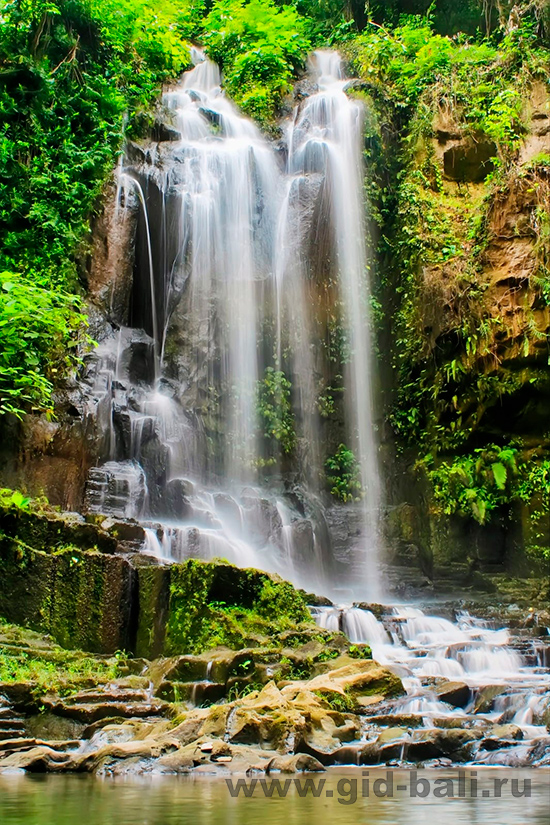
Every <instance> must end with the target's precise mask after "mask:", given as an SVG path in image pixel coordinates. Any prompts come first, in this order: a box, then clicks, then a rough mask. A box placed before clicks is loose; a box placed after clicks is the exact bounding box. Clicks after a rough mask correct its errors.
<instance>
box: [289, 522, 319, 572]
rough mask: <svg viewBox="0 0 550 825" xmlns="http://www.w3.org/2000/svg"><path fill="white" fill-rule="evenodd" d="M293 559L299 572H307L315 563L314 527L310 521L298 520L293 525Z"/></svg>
mask: <svg viewBox="0 0 550 825" xmlns="http://www.w3.org/2000/svg"><path fill="white" fill-rule="evenodd" d="M291 531H292V538H291V541H292V558H293V562H294V565H295V567H296V570H297V571H301V572H304V573H305V572H307V571H308V570H310V569H311V566H312V564H313V563H314V555H315V545H314V534H313V525H312V523H311V521H310V520H309V519H298V520H297V521H294V522H293V523H292V525H291Z"/></svg>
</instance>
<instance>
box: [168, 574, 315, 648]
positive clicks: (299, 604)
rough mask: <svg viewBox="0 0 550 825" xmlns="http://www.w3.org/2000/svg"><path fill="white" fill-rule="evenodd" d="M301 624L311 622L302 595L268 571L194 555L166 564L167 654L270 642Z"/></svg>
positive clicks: (309, 625) (254, 645)
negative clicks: (177, 562) (167, 579)
mask: <svg viewBox="0 0 550 825" xmlns="http://www.w3.org/2000/svg"><path fill="white" fill-rule="evenodd" d="M302 624H303V625H304V626H305V627H306V628H307V627H311V626H312V625H313V620H312V618H311V615H310V613H309V611H308V609H307V605H306V602H305V600H304V598H303V597H302V595H301V594H300V593H298V591H297V590H295V589H294V588H293V587H292V585H291V584H289V583H288V582H285V581H283V580H281V579H278V578H276V577H273V576H270V575H269V574H267V573H262V572H260V571H258V570H253V569H245V570H243V569H241V568H238V567H234V566H233V565H230V564H228V563H224V562H222V563H217V562H202V561H196V560H189V561H187V562H185V563H183V564H178V565H172V566H171V568H170V601H169V609H168V622H167V627H166V642H165V646H164V652H165V653H166V654H167V655H178V654H185V653H198V652H200V651H203V650H207V649H209V648H213V647H218V646H223V645H225V646H227V647H230V648H233V649H240V648H244V647H258V646H264V645H266V644H267V645H269V641H270V639H272V638H273V637H274V636H277V635H278V634H280V633H282V632H284V631H286V630H292V629H299V628H300V626H301V625H302Z"/></svg>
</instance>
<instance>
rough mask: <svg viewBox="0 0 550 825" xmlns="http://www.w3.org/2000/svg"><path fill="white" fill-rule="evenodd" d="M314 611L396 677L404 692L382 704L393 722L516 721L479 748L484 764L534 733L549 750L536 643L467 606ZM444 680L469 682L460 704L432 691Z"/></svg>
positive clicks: (504, 760) (549, 678)
mask: <svg viewBox="0 0 550 825" xmlns="http://www.w3.org/2000/svg"><path fill="white" fill-rule="evenodd" d="M313 611H314V615H315V618H316V621H317V623H318V624H319V625H320V626H321V627H324V628H327V629H329V630H333V631H336V630H341V631H343V632H344V633H345V634H346V635H347V636H348V637H349V639H350V640H351V641H353V642H356V643H359V642H361V643H368V644H369V645H370V647H371V648H372V655H373V658H374V659H375V660H376V661H377V662H380V663H381V664H384V665H386V666H388V667H389V668H390V669H392V670H393V671H394V672H395V673H396V674H397V675H398V676H399V677H400V678H401V679H402V682H403V686H404V687H405V690H406V696H403V697H401V698H398V699H395V700H393V701H392V702H391V703H390V705H391V706H390V708H389V711H388V712H389V714H390V715H392V714H393V715H395V718H396V726H397V725H399V724H400V723H401V722H400V719H402V718H403V717H407V716H409V717H410V716H411V715H413V716H419V717H421V720H422V724H423V726H424V727H427V728H431V727H433V726H434V725H436V724H438V720H441V719H445V718H448V719H449V720H451V721H452V720H453V719H455V720H462V721H461V725H463V726H464V727H465V728H468V727H472V726H475V725H476V724H478V723H492V724H497V723H498V724H502V725H512V726H517V728H519V731H520V733H519V734H517V737H518V739H517V741H514V742H510V743H505V747H503V748H499V747H495V749H494V750H493V751H491V752H487V753H486V752H484V751H481V752H480V753H478V755H477V761H479V762H481V763H483V764H510V765H513V764H514V759H516V757H517V756H518V751H519V752H520V753H523V752H524V751H526V750H527V749H528V748H529V747H530V746H531V745H532V744H533V742H536V741H539V740H540V741H541V742H543V743H544V745H545V747H546V749H547V750H548V749H550V736H549V733H548V729H547V727H546V722H547V721H548V720H550V670H549V669H548V668H547V667H546V666H545V664H546V661H545V656H544V654H542V653H541V650H540V648H539V647H538V645H537V643H535V642H533V641H531V640H529V639H528V638H527V639H523V638H522V637H521V636H514V635H513V634H512V633H511V632H510V631H509V630H508V629H507V628H505V627H495V626H493V625H492V624H491V623H489V622H487V621H485V620H481V619H477V618H475V617H473V616H470V615H469V614H468V613H467V612H465V611H463V612H460V613H458V614H457V616H456V621H454V622H453V621H450V620H449V619H446V618H442V617H439V616H430V615H426V614H425V613H424V612H423V611H422V610H421V609H420V608H418V607H411V606H407V605H401V606H398V607H394V608H386V611H385V613H384V615H383V616H382V617H381V619H377V618H376V617H375V616H374V614H373V613H372V612H371V611H369V610H363V609H360V608H357V607H345V606H342V607H326V608H325V607H318V608H313ZM546 646H547V645H545V647H546ZM446 681H447V682H453V683H461V684H462V685H466V686H467V687H468V688H469V694H468V695H467V696H466V698H465V700H463V701H459V702H458V703H457V704H458V706H455V705H454V704H452V703H449V702H446V701H445V700H444V698H442V697H441V695H440V693H439V692H438V691H439V689H441V687H442V686H444V685H445V682H446ZM487 689H488V690H489V693H487V692H486V691H487ZM407 721H408V720H407ZM406 724H407V722H406ZM510 730H511V729H509V731H510Z"/></svg>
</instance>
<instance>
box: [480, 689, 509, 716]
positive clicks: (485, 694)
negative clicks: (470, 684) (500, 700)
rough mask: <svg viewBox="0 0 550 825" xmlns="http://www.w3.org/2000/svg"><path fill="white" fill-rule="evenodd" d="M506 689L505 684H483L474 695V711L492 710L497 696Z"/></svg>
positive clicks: (484, 711) (486, 711)
mask: <svg viewBox="0 0 550 825" xmlns="http://www.w3.org/2000/svg"><path fill="white" fill-rule="evenodd" d="M505 691H506V686H505V685H483V686H482V687H480V688H478V689H477V691H476V694H475V697H474V707H473V711H474V713H488V712H489V711H490V710H492V708H493V705H494V702H495V699H496V697H497V696H500V695H501V694H503V693H505Z"/></svg>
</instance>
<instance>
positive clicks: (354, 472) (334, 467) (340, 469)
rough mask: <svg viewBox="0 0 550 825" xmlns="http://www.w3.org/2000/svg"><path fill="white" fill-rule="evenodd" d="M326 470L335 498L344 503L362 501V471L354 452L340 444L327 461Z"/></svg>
mask: <svg viewBox="0 0 550 825" xmlns="http://www.w3.org/2000/svg"><path fill="white" fill-rule="evenodd" d="M325 470H326V474H327V481H328V483H329V485H330V487H331V490H330V492H331V493H332V495H333V496H335V497H336V498H338V499H340V501H343V502H344V503H347V502H350V501H360V500H361V498H362V497H363V485H362V483H361V471H360V467H359V463H358V461H357V459H356V458H355V455H354V453H353V450H350V449H349V447H346V445H345V444H340V445H339V447H338V449H337V450H336V452H335V454H334V455H333V456H329V458H327V460H326V461H325Z"/></svg>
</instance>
